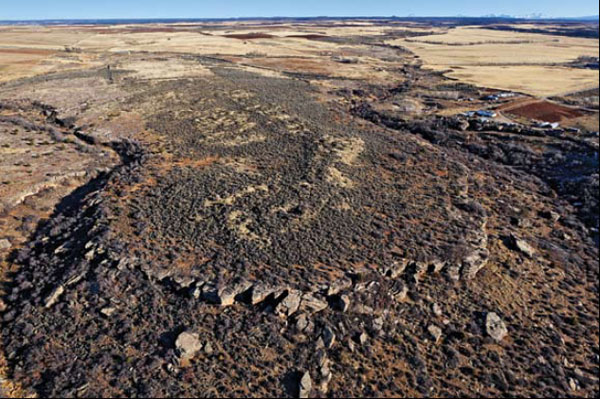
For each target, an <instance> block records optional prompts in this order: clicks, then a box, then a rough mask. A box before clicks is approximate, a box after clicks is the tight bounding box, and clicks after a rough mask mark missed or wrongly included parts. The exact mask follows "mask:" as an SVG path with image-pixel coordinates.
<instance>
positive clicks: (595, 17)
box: [0, 13, 599, 25]
mask: <svg viewBox="0 0 600 399" xmlns="http://www.w3.org/2000/svg"><path fill="white" fill-rule="evenodd" d="M352 19H354V20H359V19H382V20H400V21H401V20H411V21H415V20H437V21H443V20H456V19H459V20H483V19H487V20H538V21H581V22H593V21H598V19H599V16H598V15H592V16H583V17H548V16H545V15H544V14H541V13H533V14H526V15H510V14H488V15H483V16H479V17H474V16H466V15H455V16H446V17H435V16H428V17H424V16H421V17H419V16H413V15H409V16H404V17H400V16H395V15H393V16H361V17H356V16H355V17H328V16H319V17H260V16H257V17H243V18H128V19H118V18H110V19H52V20H49V19H48V20H0V25H19V24H40V25H59V24H73V25H78V24H90V25H105V24H144V23H176V22H209V21H211V22H218V21H251V20H278V21H281V20H292V21H313V20H352Z"/></svg>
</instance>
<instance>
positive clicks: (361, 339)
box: [358, 331, 369, 345]
mask: <svg viewBox="0 0 600 399" xmlns="http://www.w3.org/2000/svg"><path fill="white" fill-rule="evenodd" d="M367 339H369V336H368V335H367V333H365V332H364V331H363V332H362V333H361V334H360V335H359V336H358V343H359V344H361V345H364V344H365V343H366V342H367Z"/></svg>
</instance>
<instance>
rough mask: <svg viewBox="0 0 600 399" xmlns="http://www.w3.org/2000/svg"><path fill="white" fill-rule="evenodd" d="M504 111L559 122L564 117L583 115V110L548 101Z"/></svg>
mask: <svg viewBox="0 0 600 399" xmlns="http://www.w3.org/2000/svg"><path fill="white" fill-rule="evenodd" d="M504 111H505V112H506V113H509V114H512V115H516V116H522V117H525V118H529V119H536V120H540V121H545V122H560V121H561V120H564V119H571V118H577V117H579V116H583V115H585V112H584V111H581V110H578V109H573V108H568V107H565V106H562V105H559V104H554V103H551V102H548V101H538V102H534V103H529V104H525V105H522V106H517V107H515V108H509V109H505V110H504Z"/></svg>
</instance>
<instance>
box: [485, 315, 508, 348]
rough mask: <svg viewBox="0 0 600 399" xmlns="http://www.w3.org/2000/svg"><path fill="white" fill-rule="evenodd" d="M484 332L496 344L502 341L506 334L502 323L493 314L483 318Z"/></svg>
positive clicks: (498, 317)
mask: <svg viewBox="0 0 600 399" xmlns="http://www.w3.org/2000/svg"><path fill="white" fill-rule="evenodd" d="M485 330H486V332H487V333H488V335H489V336H490V337H492V338H493V339H494V340H495V341H496V342H500V341H502V339H503V338H504V337H505V336H506V335H507V334H508V330H507V329H506V326H505V325H504V322H503V321H502V319H501V318H500V316H498V315H497V314H496V313H494V312H489V313H488V314H487V315H486V317H485Z"/></svg>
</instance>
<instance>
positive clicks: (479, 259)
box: [461, 248, 490, 280]
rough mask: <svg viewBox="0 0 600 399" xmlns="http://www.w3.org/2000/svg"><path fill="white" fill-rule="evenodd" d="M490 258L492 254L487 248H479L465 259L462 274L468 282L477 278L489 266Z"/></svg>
mask: <svg viewBox="0 0 600 399" xmlns="http://www.w3.org/2000/svg"><path fill="white" fill-rule="evenodd" d="M489 257H490V252H489V251H488V250H487V249H485V248H479V249H477V250H475V251H473V252H471V253H470V254H469V255H467V256H466V257H465V258H464V259H463V266H462V269H461V274H462V276H463V277H464V278H466V279H467V280H472V279H474V278H475V275H476V274H477V272H479V271H480V270H481V269H483V267H484V266H485V265H486V264H487V262H488V259H489Z"/></svg>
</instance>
